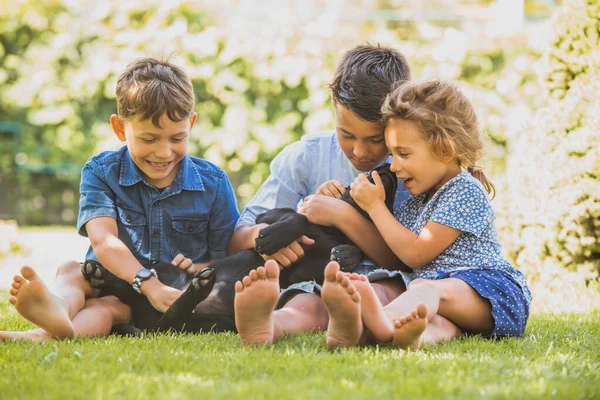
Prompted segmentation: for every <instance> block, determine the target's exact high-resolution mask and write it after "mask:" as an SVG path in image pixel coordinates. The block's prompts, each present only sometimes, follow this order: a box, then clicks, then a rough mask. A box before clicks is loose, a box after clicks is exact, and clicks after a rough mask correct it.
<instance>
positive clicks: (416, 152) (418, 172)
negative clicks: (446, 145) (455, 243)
mask: <svg viewBox="0 0 600 400" xmlns="http://www.w3.org/2000/svg"><path fill="white" fill-rule="evenodd" d="M423 137H424V135H423V133H422V132H421V128H420V127H419V125H418V124H417V123H416V122H413V121H407V120H403V119H399V118H393V119H391V120H390V121H389V123H388V125H387V127H386V128H385V141H386V145H387V147H388V149H389V150H390V152H391V153H392V165H391V170H392V172H394V173H395V174H396V176H397V177H398V179H402V180H403V181H404V185H405V186H406V188H407V189H408V191H409V192H410V193H411V194H413V195H419V194H421V193H425V192H429V195H428V196H427V199H430V198H431V196H433V195H434V194H435V192H437V191H438V190H439V188H441V187H442V186H443V185H444V184H445V183H446V182H448V181H449V180H450V179H452V178H454V177H455V176H456V175H458V174H459V173H460V166H459V165H458V162H457V161H456V159H455V158H454V157H452V159H450V160H440V159H439V158H436V157H435V156H434V154H433V152H432V150H431V146H430V145H429V143H427V142H426V141H425V139H424V138H423Z"/></svg>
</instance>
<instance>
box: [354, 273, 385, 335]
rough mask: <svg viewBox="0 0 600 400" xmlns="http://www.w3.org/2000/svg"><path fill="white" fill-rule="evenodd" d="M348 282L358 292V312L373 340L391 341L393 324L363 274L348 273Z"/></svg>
mask: <svg viewBox="0 0 600 400" xmlns="http://www.w3.org/2000/svg"><path fill="white" fill-rule="evenodd" d="M348 278H350V282H351V283H352V284H353V285H354V287H356V290H357V291H358V293H360V312H361V315H362V320H363V322H364V324H365V327H366V328H367V329H368V330H369V332H370V333H371V334H372V335H373V337H374V338H375V340H377V341H378V342H381V343H387V342H391V341H392V337H393V334H394V325H393V323H392V321H391V320H390V319H389V318H388V317H387V316H386V315H385V312H384V311H383V306H382V305H381V302H380V301H379V298H378V297H377V294H376V293H375V290H374V289H373V286H372V285H371V282H369V280H368V279H367V277H366V276H364V275H359V274H348Z"/></svg>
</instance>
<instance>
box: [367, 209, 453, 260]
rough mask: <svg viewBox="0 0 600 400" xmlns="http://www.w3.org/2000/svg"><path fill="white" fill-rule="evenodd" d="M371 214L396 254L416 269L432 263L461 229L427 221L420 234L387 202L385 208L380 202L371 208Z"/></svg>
mask: <svg viewBox="0 0 600 400" xmlns="http://www.w3.org/2000/svg"><path fill="white" fill-rule="evenodd" d="M369 216H370V217H371V219H372V220H373V222H374V223H375V226H376V227H377V229H378V230H379V232H381V235H382V236H383V239H384V240H385V242H386V243H387V244H388V245H389V246H390V248H391V249H392V251H393V252H394V254H396V255H397V256H398V257H399V258H400V259H401V260H402V261H404V262H405V263H406V265H408V266H409V267H410V268H412V269H413V270H415V269H419V268H421V267H423V266H424V265H427V264H429V263H430V262H431V261H432V260H433V259H434V258H436V257H437V256H439V255H440V254H441V253H442V252H443V251H444V250H446V249H447V248H448V246H450V245H451V244H452V243H453V242H454V241H455V240H456V239H457V238H458V236H459V235H460V233H461V232H460V231H459V230H456V229H454V228H450V227H449V226H446V225H442V224H438V223H437V222H428V223H427V224H425V226H424V227H423V229H422V230H421V233H420V234H419V235H417V234H415V233H413V232H412V231H410V230H409V229H407V228H405V227H404V226H403V225H402V224H401V223H400V222H398V221H396V218H394V216H393V215H392V214H391V213H390V212H389V211H388V209H387V208H386V207H385V204H384V205H383V208H382V207H379V206H378V207H374V208H372V209H371V211H370V212H369Z"/></svg>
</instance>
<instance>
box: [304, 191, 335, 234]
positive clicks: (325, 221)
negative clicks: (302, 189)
mask: <svg viewBox="0 0 600 400" xmlns="http://www.w3.org/2000/svg"><path fill="white" fill-rule="evenodd" d="M340 203H341V204H346V203H345V202H344V201H342V200H338V199H336V198H335V197H329V196H323V195H319V194H315V195H310V196H306V197H305V198H304V202H303V203H302V204H301V205H300V208H299V209H298V212H299V213H300V214H302V215H305V216H306V218H308V220H309V221H310V222H311V223H313V224H317V225H323V226H336V223H337V218H338V217H339V215H338V213H337V211H339V210H340ZM342 208H343V207H342Z"/></svg>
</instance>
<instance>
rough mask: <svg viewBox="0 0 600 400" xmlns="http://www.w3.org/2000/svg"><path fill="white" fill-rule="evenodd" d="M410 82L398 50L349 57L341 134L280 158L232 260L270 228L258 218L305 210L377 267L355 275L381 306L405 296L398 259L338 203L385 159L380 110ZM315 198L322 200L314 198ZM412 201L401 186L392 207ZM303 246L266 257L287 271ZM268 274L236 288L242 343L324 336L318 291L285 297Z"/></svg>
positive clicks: (340, 78)
mask: <svg viewBox="0 0 600 400" xmlns="http://www.w3.org/2000/svg"><path fill="white" fill-rule="evenodd" d="M409 79H410V68H409V66H408V63H407V61H406V59H405V58H404V56H403V55H402V54H400V53H399V52H398V51H396V50H394V49H391V48H386V47H380V46H372V45H364V46H357V47H355V48H353V49H351V50H350V51H348V52H347V53H346V54H345V55H344V57H343V58H342V60H341V61H340V63H339V64H338V66H337V68H336V71H335V74H334V77H333V80H332V83H331V84H330V88H331V94H332V100H333V106H334V111H335V125H336V131H335V132H328V133H322V134H318V135H307V136H304V137H303V138H302V140H301V141H299V142H296V143H292V144H290V145H289V146H287V147H286V148H284V149H283V150H282V151H281V153H279V154H278V155H277V157H275V159H274V160H273V162H272V163H271V175H270V176H269V177H268V178H267V180H266V181H265V183H264V184H263V185H262V186H261V188H260V189H259V190H258V192H257V193H256V195H255V196H254V198H253V199H252V200H251V201H250V203H249V204H248V205H247V206H246V208H245V210H244V212H243V213H242V216H241V217H240V220H239V221H238V223H237V226H236V231H235V233H234V235H233V237H232V239H231V242H230V244H229V247H230V253H232V252H235V251H238V250H240V249H245V248H253V247H254V242H255V239H256V237H257V236H258V234H259V232H260V230H261V229H262V228H264V227H265V226H266V224H258V225H257V224H256V223H255V220H256V216H257V215H258V214H260V213H262V212H264V211H266V210H269V209H271V208H275V207H287V208H293V209H296V208H297V207H298V206H300V212H301V213H303V214H305V215H306V216H307V217H308V218H309V220H310V221H311V222H314V223H318V224H322V225H331V223H330V221H331V219H332V218H333V217H334V216H335V217H336V218H337V219H339V220H340V225H339V226H338V228H340V229H341V230H342V231H343V232H344V234H346V236H348V237H349V238H350V239H351V240H352V241H353V242H354V243H357V245H358V246H359V247H360V248H361V250H363V252H364V253H365V254H366V255H367V256H368V257H369V259H370V260H372V261H370V260H367V261H363V263H362V264H361V265H360V266H359V268H357V270H355V272H360V273H362V274H365V275H367V277H368V278H369V279H370V281H371V282H375V281H376V283H374V284H373V286H374V287H375V290H376V291H377V294H378V296H379V298H380V300H381V302H382V303H383V304H387V303H388V302H389V301H390V300H391V299H394V298H396V297H397V296H398V295H400V293H402V292H403V291H404V289H405V284H404V281H403V278H402V275H401V273H400V272H399V271H396V270H397V269H399V268H400V266H401V262H400V261H399V259H398V257H396V256H395V255H394V254H393V252H392V251H391V250H390V249H389V247H387V245H383V246H382V245H381V240H377V238H378V237H380V234H379V232H378V231H377V229H376V228H375V226H374V225H373V224H372V223H371V222H369V221H368V220H367V219H365V218H364V217H362V216H361V215H360V214H359V213H358V212H357V211H356V210H354V209H353V208H352V207H351V206H350V205H348V204H347V203H345V202H343V201H341V200H339V198H340V197H341V195H342V193H343V192H344V190H345V189H344V188H345V187H346V186H348V185H349V184H350V183H352V182H353V181H354V179H355V178H356V177H357V176H358V174H359V173H361V172H366V171H370V170H372V169H374V168H375V167H377V166H378V165H380V164H382V163H384V162H385V161H386V160H387V159H388V156H389V151H388V149H387V147H386V144H385V139H384V133H383V132H384V125H383V123H382V122H381V121H380V120H381V111H380V109H381V105H382V103H383V100H384V99H385V97H386V95H387V94H388V93H389V92H390V91H391V90H392V89H393V88H394V87H395V85H398V84H401V83H403V82H404V81H407V80H409ZM315 193H317V194H321V195H322V196H312V195H313V194H315ZM307 196H308V197H307ZM408 196H409V193H408V191H407V190H406V188H405V187H404V185H403V184H402V182H399V185H398V192H397V193H396V199H395V205H398V204H400V203H401V202H402V201H403V200H405V199H407V198H408ZM323 216H327V218H323ZM321 222H324V223H321ZM299 243H302V244H307V245H310V244H311V243H312V240H311V239H310V238H307V237H305V236H303V237H301V238H300V239H298V241H296V242H293V243H291V244H290V245H289V246H288V247H285V248H283V249H280V250H279V251H278V252H277V253H275V254H273V255H272V256H270V257H266V256H264V258H265V259H273V260H276V261H277V262H278V263H279V268H285V267H288V266H290V264H291V263H293V262H294V261H296V260H298V258H299V257H302V256H303V255H304V252H303V251H302V248H301V247H300V244H299ZM375 265H378V266H380V267H381V268H387V270H384V269H378V268H376V266H375ZM265 267H267V268H266V269H265V268H263V267H261V268H259V269H258V270H256V271H252V272H251V273H250V274H249V275H248V276H247V277H245V278H244V279H243V281H242V282H239V285H238V286H237V287H236V298H235V314H236V326H237V329H238V332H239V334H240V338H241V340H242V342H243V343H246V344H258V343H272V342H273V341H275V340H278V339H280V338H281V337H283V336H284V335H285V334H298V333H301V332H307V331H316V330H323V329H327V324H328V322H329V316H328V313H327V310H326V308H325V304H324V303H323V300H322V299H321V298H320V291H321V287H320V285H319V284H317V283H316V282H315V281H310V282H302V283H298V284H294V285H292V286H290V287H289V288H287V289H284V290H283V292H281V293H280V288H279V284H278V279H277V278H278V270H277V266H276V265H274V263H273V261H271V260H269V261H267V264H266V265H265ZM323 268H325V266H324V265H323ZM388 270H389V271H388ZM392 270H393V271H392Z"/></svg>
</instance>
